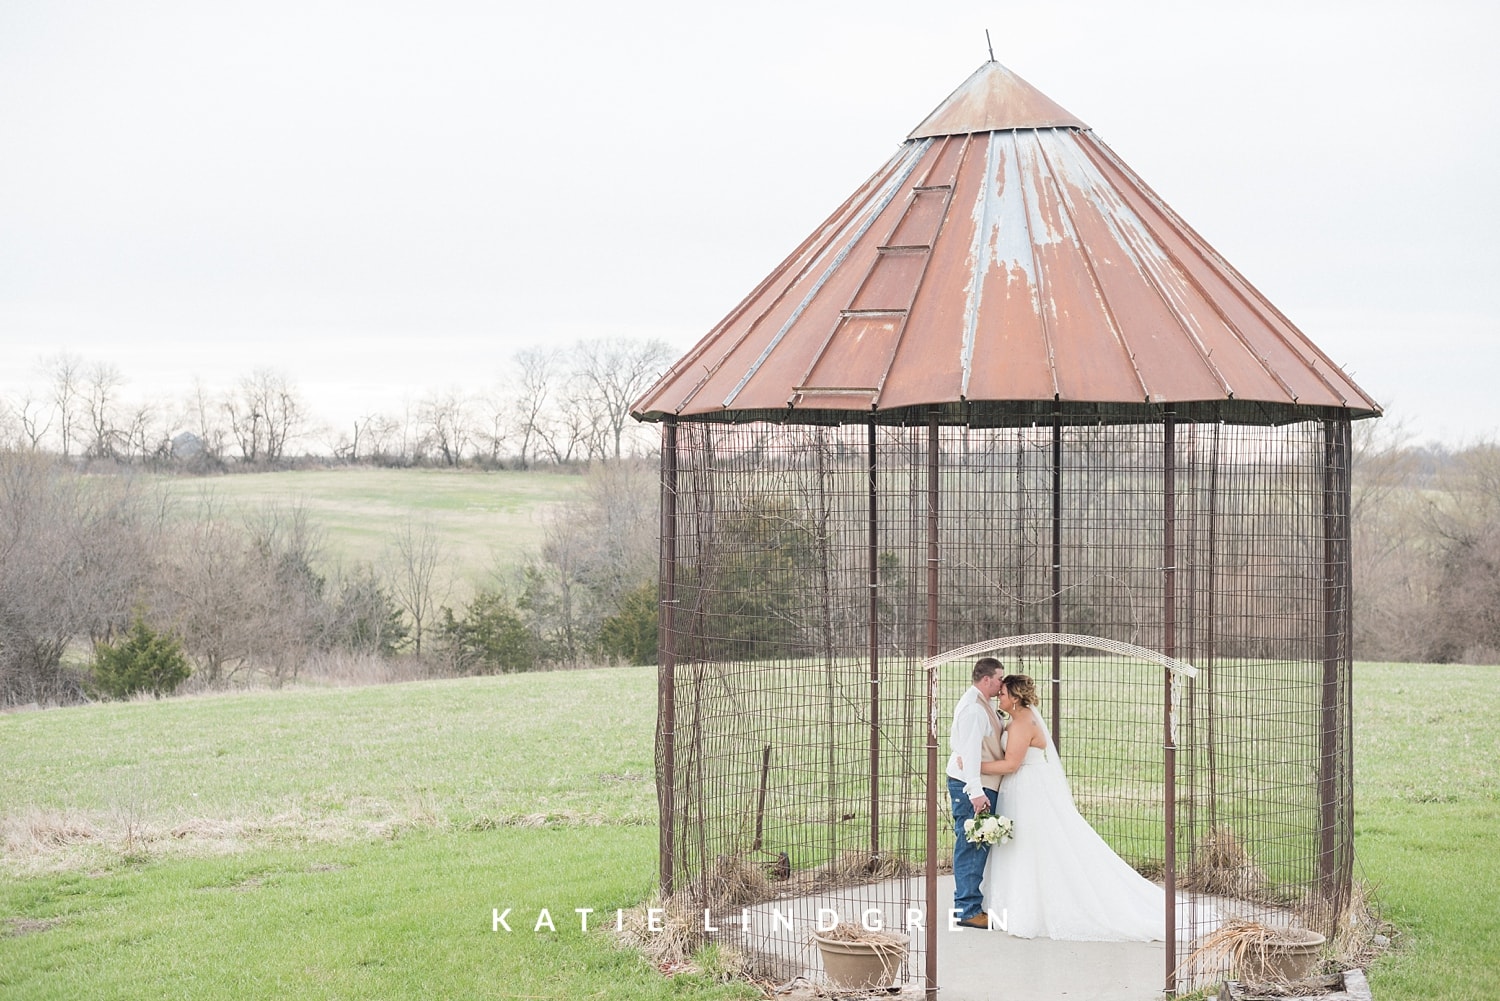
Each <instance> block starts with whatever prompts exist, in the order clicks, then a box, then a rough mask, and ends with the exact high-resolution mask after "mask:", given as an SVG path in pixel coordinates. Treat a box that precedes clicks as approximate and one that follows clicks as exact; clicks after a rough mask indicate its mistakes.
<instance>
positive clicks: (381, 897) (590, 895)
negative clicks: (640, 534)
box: [0, 664, 1500, 1001]
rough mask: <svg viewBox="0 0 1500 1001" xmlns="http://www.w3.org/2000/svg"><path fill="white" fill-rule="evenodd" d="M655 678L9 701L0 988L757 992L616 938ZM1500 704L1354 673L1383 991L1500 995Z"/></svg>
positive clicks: (642, 838)
mask: <svg viewBox="0 0 1500 1001" xmlns="http://www.w3.org/2000/svg"><path fill="white" fill-rule="evenodd" d="M655 694H656V682H655V673H654V671H653V670H652V669H650V668H620V669H601V670H592V671H576V672H557V673H548V674H526V675H502V676H495V677H484V678H470V679H459V680H453V681H440V682H419V683H413V684H406V685H391V686H385V687H372V688H363V689H338V690H327V689H303V690H282V691H253V692H239V693H233V694H217V695H208V696H199V697H191V698H180V699H169V700H163V701H160V702H156V701H142V702H132V703H125V704H119V703H115V704H101V705H91V706H80V707H75V708H69V709H57V710H49V711H45V712H31V713H16V714H10V715H3V716H0V762H4V767H3V768H0V998H4V999H12V998H13V999H18V1001H19V999H22V998H25V999H28V1001H44V999H52V998H56V999H64V998H66V999H74V998H85V997H86V998H90V999H107V998H121V999H124V998H132V999H133V998H142V997H152V998H155V997H162V998H166V997H171V998H179V997H193V998H203V999H218V998H223V999H230V998H234V999H242V998H267V999H271V998H286V997H299V998H303V997H305V998H330V999H332V998H396V999H400V998H412V999H417V998H422V999H426V998H433V997H445V998H446V997H453V998H457V997H480V996H487V997H496V996H499V997H542V998H586V997H600V998H611V999H616V998H649V999H658V998H659V999H667V998H673V999H683V998H689V999H695V998H723V997H741V996H758V995H757V994H756V992H754V991H753V990H752V989H750V988H748V987H746V986H745V985H743V984H740V985H720V984H715V983H714V982H712V980H711V978H709V977H706V976H697V977H687V978H682V977H679V978H674V979H671V980H668V979H665V978H663V977H661V976H660V975H659V974H658V973H657V972H656V971H655V970H653V969H652V968H651V967H650V965H649V964H648V963H646V962H645V961H644V960H643V959H641V958H640V957H639V956H637V955H635V954H633V953H629V952H622V951H620V950H618V949H616V948H615V947H614V946H613V944H612V943H611V940H610V939H609V937H608V936H607V935H604V934H601V933H600V932H599V931H598V928H599V926H600V925H601V924H607V923H609V921H610V920H612V918H613V914H614V909H615V908H619V907H628V906H630V905H631V904H634V903H636V902H639V901H640V900H642V899H644V898H645V897H646V896H647V895H648V894H649V893H650V892H651V888H652V885H653V881H654V866H655V859H656V847H657V845H656V836H657V832H656V827H655V816H656V813H655V810H656V806H655V798H654V789H653V783H652V774H653V751H652V732H653V721H654V713H655ZM1497 709H1500V673H1497V672H1495V671H1494V670H1492V669H1487V668H1473V667H1453V666H1420V667H1413V666H1410V665H1387V664H1360V665H1358V666H1357V669H1356V722H1355V734H1356V740H1357V762H1358V764H1357V769H1358V771H1357V779H1356V789H1357V811H1358V820H1357V832H1356V844H1357V852H1358V858H1359V873H1360V876H1361V878H1362V879H1364V880H1366V881H1367V882H1368V883H1369V885H1371V886H1372V887H1373V888H1374V890H1375V892H1376V893H1377V899H1378V903H1379V906H1380V907H1381V908H1382V909H1383V911H1384V913H1385V915H1386V916H1387V917H1388V918H1391V919H1393V920H1394V921H1395V922H1396V923H1397V925H1398V926H1399V927H1400V928H1401V929H1402V933H1401V934H1400V935H1399V936H1398V944H1399V945H1400V949H1399V950H1398V951H1396V952H1394V953H1392V954H1390V955H1388V956H1386V957H1385V958H1383V959H1381V960H1380V961H1379V962H1378V963H1377V964H1376V965H1375V967H1374V968H1373V970H1372V976H1371V980H1372V982H1373V984H1374V987H1375V995H1376V997H1379V998H1382V999H1392V998H1400V999H1403V1001H1422V999H1432V1001H1438V999H1442V1001H1471V999H1472V1001H1477V999H1479V998H1488V997H1490V996H1492V995H1493V993H1494V992H1495V990H1496V988H1497V987H1500V984H1497V977H1500V974H1497V972H1496V968H1495V964H1494V957H1495V956H1496V955H1497V954H1500V915H1497V912H1496V909H1495V908H1494V906H1493V901H1494V899H1496V896H1497V894H1500V862H1497V860H1496V857H1495V853H1494V850H1493V848H1494V838H1495V833H1494V832H1495V831H1496V830H1497V829H1500V781H1497V774H1496V773H1497V770H1500V764H1497V762H1500V724H1497V722H1496V720H1497V718H1500V717H1497V712H1496V710H1497ZM507 907H509V908H513V913H512V915H511V920H510V924H511V925H512V927H513V929H514V930H513V931H512V932H509V933H507V932H504V931H503V930H501V931H497V930H495V925H494V922H493V913H494V911H495V910H497V909H504V908H507ZM543 907H546V908H548V909H549V910H550V911H551V914H552V916H553V917H554V919H555V925H556V927H555V930H549V929H545V928H544V929H542V930H540V931H538V930H536V927H535V925H536V922H537V921H538V920H539V911H540V909H541V908H543ZM574 908H592V909H593V910H594V912H595V913H594V916H593V919H592V920H593V924H591V925H590V926H589V930H587V931H585V930H584V929H583V928H582V927H581V926H580V917H579V915H578V914H577V913H576V912H575V911H574Z"/></svg>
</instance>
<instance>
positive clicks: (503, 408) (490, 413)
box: [474, 389, 511, 463]
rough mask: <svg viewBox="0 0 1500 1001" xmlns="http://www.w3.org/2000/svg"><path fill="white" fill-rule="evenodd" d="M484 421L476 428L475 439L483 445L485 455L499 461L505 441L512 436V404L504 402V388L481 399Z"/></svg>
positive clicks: (492, 460)
mask: <svg viewBox="0 0 1500 1001" xmlns="http://www.w3.org/2000/svg"><path fill="white" fill-rule="evenodd" d="M480 407H481V411H482V417H483V423H481V424H479V425H477V426H476V427H475V429H474V439H475V440H476V441H477V442H478V443H479V444H480V445H481V446H483V449H484V454H485V457H486V458H488V459H489V460H490V461H491V462H495V463H498V462H499V461H500V458H501V456H502V455H503V454H504V449H505V443H506V442H508V441H510V438H511V426H510V425H511V419H510V406H509V405H508V404H507V403H505V402H504V392H503V390H498V389H497V390H496V391H495V392H493V393H491V394H489V395H487V396H483V397H481V399H480Z"/></svg>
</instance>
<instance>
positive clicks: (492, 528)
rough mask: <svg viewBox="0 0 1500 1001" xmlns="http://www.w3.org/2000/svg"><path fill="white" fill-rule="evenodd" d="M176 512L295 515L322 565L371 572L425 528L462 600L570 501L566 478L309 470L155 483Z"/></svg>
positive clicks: (515, 558) (525, 550)
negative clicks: (400, 542) (401, 537)
mask: <svg viewBox="0 0 1500 1001" xmlns="http://www.w3.org/2000/svg"><path fill="white" fill-rule="evenodd" d="M161 482H162V483H163V485H164V486H165V488H166V489H167V491H168V493H169V494H170V495H171V496H172V497H174V498H175V499H176V500H177V501H178V502H179V503H192V502H194V501H195V500H197V499H198V498H200V497H202V496H203V495H205V494H209V495H212V496H213V497H214V498H215V499H217V500H218V501H219V502H221V503H223V504H224V505H225V506H226V507H228V508H229V509H231V510H234V511H239V512H244V513H253V512H256V511H259V510H263V509H265V508H267V507H269V506H272V505H278V506H280V507H282V508H290V507H292V506H294V505H296V506H300V507H301V508H303V509H304V510H305V511H306V512H307V514H308V517H309V519H310V520H311V521H312V522H313V524H315V525H317V526H318V527H319V529H321V531H322V532H323V538H324V542H325V548H326V551H327V555H328V557H329V558H330V559H333V560H337V561H342V562H344V563H346V564H347V563H357V562H369V563H378V562H379V561H380V560H381V559H382V557H383V556H384V555H385V554H386V553H387V551H388V550H389V548H390V546H391V541H392V539H393V538H394V537H395V534H396V533H397V532H398V531H399V530H400V528H401V527H402V525H403V524H404V523H405V522H406V521H407V519H409V518H410V519H414V520H415V522H416V523H417V524H421V523H423V522H430V523H431V524H432V526H433V528H434V530H435V532H436V533H437V537H438V538H439V540H441V542H442V543H443V546H444V548H445V550H446V553H447V556H448V561H447V565H448V569H449V571H450V572H451V574H452V576H453V578H454V579H455V580H456V581H458V582H459V584H460V590H461V591H463V592H467V591H468V590H470V589H472V588H473V587H474V586H476V585H478V584H481V583H484V582H485V581H487V580H488V579H489V577H490V575H491V574H492V573H493V572H494V571H495V570H496V569H497V568H500V569H508V568H510V567H514V566H516V565H517V564H518V563H519V562H520V561H521V560H522V559H523V558H524V557H525V556H526V555H527V554H529V553H534V552H536V550H537V549H538V548H539V547H540V546H541V543H542V537H543V530H544V528H545V526H546V523H547V519H548V517H549V515H550V514H551V513H552V512H553V511H555V510H556V509H557V508H558V506H560V505H561V504H563V503H565V502H566V501H567V500H568V499H570V498H571V497H573V496H575V495H576V494H577V493H578V491H579V489H580V488H581V486H582V483H583V478H582V476H580V475H578V474H577V473H574V472H559V471H552V470H545V471H536V470H529V471H517V470H498V471H480V470H442V469H370V468H358V467H356V468H351V469H319V470H295V471H289V472H274V473H243V474H235V475H232V476H214V477H164V478H162V480H161Z"/></svg>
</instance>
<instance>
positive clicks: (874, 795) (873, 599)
mask: <svg viewBox="0 0 1500 1001" xmlns="http://www.w3.org/2000/svg"><path fill="white" fill-rule="evenodd" d="M875 445H876V436H875V422H874V421H873V420H872V421H870V438H869V487H870V525H869V546H868V549H869V552H868V554H867V561H868V562H869V564H870V853H871V854H872V855H873V854H876V853H878V852H879V851H880V519H879V517H878V516H877V515H878V508H877V506H876V491H875V486H876V484H875V462H876V450H875Z"/></svg>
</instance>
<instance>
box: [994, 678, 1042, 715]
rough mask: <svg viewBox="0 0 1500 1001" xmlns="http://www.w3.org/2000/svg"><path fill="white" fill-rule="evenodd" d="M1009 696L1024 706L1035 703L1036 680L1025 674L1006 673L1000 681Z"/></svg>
mask: <svg viewBox="0 0 1500 1001" xmlns="http://www.w3.org/2000/svg"><path fill="white" fill-rule="evenodd" d="M1000 683H1001V684H1002V685H1004V686H1005V690H1006V691H1007V692H1009V693H1010V697H1011V698H1013V699H1015V700H1016V701H1017V702H1019V703H1020V704H1021V706H1022V707H1023V708H1024V707H1026V706H1034V705H1036V682H1034V681H1032V680H1031V678H1030V676H1028V675H1025V674H1007V675H1006V676H1005V678H1004V679H1003V680H1002V681H1001V682H1000Z"/></svg>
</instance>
